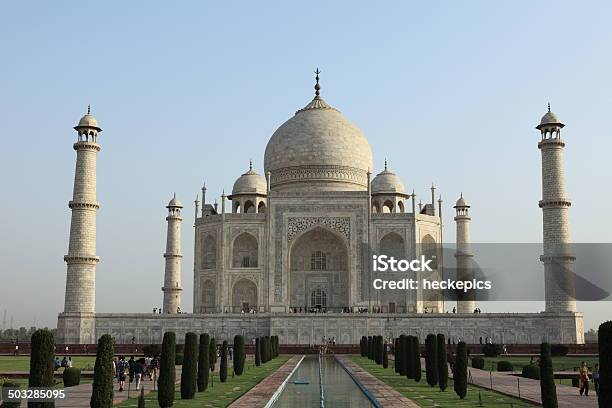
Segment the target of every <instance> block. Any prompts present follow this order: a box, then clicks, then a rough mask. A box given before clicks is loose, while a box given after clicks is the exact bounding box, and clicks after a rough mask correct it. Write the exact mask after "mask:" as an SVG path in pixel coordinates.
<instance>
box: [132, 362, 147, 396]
mask: <svg viewBox="0 0 612 408" xmlns="http://www.w3.org/2000/svg"><path fill="white" fill-rule="evenodd" d="M144 365H145V360H144V358H141V359H140V360H138V361H137V362H136V364H134V377H135V378H136V391H139V390H140V384H141V382H142V376H143V374H144V372H145V368H144Z"/></svg>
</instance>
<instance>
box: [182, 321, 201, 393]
mask: <svg viewBox="0 0 612 408" xmlns="http://www.w3.org/2000/svg"><path fill="white" fill-rule="evenodd" d="M197 377H198V336H197V335H196V334H195V333H192V332H189V333H187V334H185V357H184V359H183V367H182V369H181V399H193V398H194V397H195V393H196V387H197V385H198V378H197Z"/></svg>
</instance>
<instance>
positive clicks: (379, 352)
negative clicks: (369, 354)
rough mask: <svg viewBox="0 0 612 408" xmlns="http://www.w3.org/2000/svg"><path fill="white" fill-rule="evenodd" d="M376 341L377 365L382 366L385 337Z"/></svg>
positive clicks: (378, 337) (380, 337) (379, 337)
mask: <svg viewBox="0 0 612 408" xmlns="http://www.w3.org/2000/svg"><path fill="white" fill-rule="evenodd" d="M376 339H377V340H376V364H382V363H383V354H384V348H385V341H384V339H383V336H376Z"/></svg>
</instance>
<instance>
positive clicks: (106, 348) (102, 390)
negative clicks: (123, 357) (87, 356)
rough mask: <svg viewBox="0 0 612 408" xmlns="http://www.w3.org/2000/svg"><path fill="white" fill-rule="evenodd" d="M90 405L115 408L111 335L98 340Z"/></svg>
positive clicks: (96, 407) (94, 407)
mask: <svg viewBox="0 0 612 408" xmlns="http://www.w3.org/2000/svg"><path fill="white" fill-rule="evenodd" d="M89 405H90V406H91V407H92V408H98V407H100V408H110V407H112V406H113V338H112V337H111V336H110V335H109V334H105V335H103V336H102V337H100V339H99V340H98V347H97V349H96V363H95V365H94V378H93V386H92V392H91V399H90V401H89Z"/></svg>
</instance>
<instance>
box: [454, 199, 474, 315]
mask: <svg viewBox="0 0 612 408" xmlns="http://www.w3.org/2000/svg"><path fill="white" fill-rule="evenodd" d="M454 208H455V211H456V213H455V222H456V223H457V238H456V239H457V251H456V252H455V259H456V260H457V280H472V279H474V271H473V270H472V257H473V254H472V241H471V240H470V221H471V220H472V219H471V218H470V214H469V209H470V206H469V204H468V203H467V202H466V201H465V199H464V198H463V193H461V197H459V199H458V200H457V203H456V204H455V207H454ZM460 293H461V294H462V296H460V297H459V298H458V299H457V313H473V312H474V309H475V308H476V302H475V301H474V293H473V292H467V293H463V292H460Z"/></svg>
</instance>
